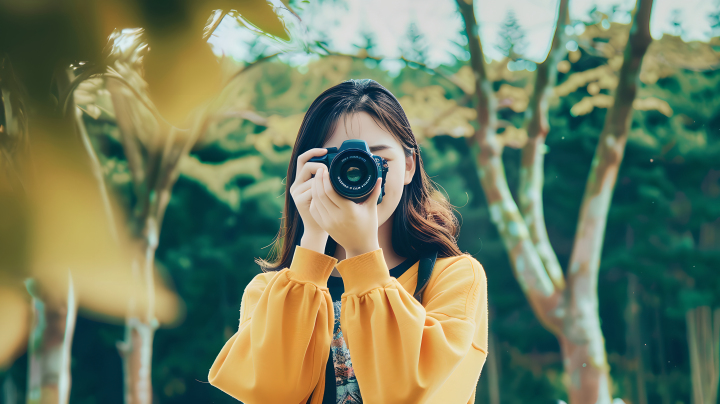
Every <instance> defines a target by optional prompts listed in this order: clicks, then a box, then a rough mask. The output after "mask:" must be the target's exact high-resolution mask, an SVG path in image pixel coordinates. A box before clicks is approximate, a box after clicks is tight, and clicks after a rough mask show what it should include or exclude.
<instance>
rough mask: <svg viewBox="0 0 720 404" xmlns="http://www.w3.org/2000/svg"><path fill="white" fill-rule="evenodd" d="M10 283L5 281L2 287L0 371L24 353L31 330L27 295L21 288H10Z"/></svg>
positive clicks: (0, 304)
mask: <svg viewBox="0 0 720 404" xmlns="http://www.w3.org/2000/svg"><path fill="white" fill-rule="evenodd" d="M9 283H10V282H9V281H8V280H7V279H3V281H2V284H3V286H0V324H2V332H0V370H2V369H5V368H6V367H7V366H9V365H11V364H12V362H13V361H14V360H15V358H17V357H18V356H19V355H20V354H21V353H22V351H23V349H24V347H25V345H26V344H27V335H28V333H29V330H30V304H29V298H28V296H27V293H24V290H22V289H20V288H14V289H11V288H9V287H8V286H9ZM6 285H7V286H6ZM20 285H21V284H20Z"/></svg>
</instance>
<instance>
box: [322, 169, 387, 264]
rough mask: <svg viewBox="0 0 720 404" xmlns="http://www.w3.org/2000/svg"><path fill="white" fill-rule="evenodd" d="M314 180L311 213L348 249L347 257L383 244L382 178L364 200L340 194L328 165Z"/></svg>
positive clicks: (375, 248)
mask: <svg viewBox="0 0 720 404" xmlns="http://www.w3.org/2000/svg"><path fill="white" fill-rule="evenodd" d="M312 182H313V185H312V200H311V201H310V214H311V215H312V217H313V218H314V219H315V222H317V223H318V225H320V227H321V228H322V229H323V230H325V231H326V232H327V233H328V234H329V235H330V236H331V237H332V238H333V239H334V240H335V241H337V243H338V244H340V245H341V246H342V247H343V248H344V249H345V255H346V258H350V257H354V256H357V255H360V254H364V253H366V252H370V251H374V250H377V249H378V248H380V244H379V242H378V213H377V200H378V198H379V197H380V192H381V184H382V178H378V179H377V181H376V182H375V188H373V190H372V193H371V194H370V197H369V198H367V199H366V200H365V201H364V202H362V203H355V202H353V201H351V200H349V199H346V198H343V197H342V196H340V194H338V193H337V192H336V191H335V189H334V188H333V186H332V183H331V182H330V174H329V173H328V171H327V168H326V167H325V166H324V165H323V166H322V167H320V168H319V169H318V171H317V173H316V174H315V178H313V179H312Z"/></svg>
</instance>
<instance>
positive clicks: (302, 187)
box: [292, 181, 312, 195]
mask: <svg viewBox="0 0 720 404" xmlns="http://www.w3.org/2000/svg"><path fill="white" fill-rule="evenodd" d="M311 189H312V181H305V182H303V183H301V184H298V185H297V186H295V188H294V189H293V191H292V192H293V193H294V194H297V195H299V194H302V193H304V192H305V191H309V190H311Z"/></svg>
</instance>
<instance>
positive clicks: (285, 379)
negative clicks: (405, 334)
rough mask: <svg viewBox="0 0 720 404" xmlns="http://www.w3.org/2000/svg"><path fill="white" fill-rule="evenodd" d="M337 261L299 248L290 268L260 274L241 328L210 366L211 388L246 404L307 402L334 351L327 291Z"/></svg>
mask: <svg viewBox="0 0 720 404" xmlns="http://www.w3.org/2000/svg"><path fill="white" fill-rule="evenodd" d="M336 263H337V259H336V258H334V257H330V256H327V255H325V254H320V253H318V252H315V251H313V250H310V249H306V248H303V247H301V246H297V247H296V248H295V253H294V255H293V260H292V263H291V264H290V268H285V269H283V270H281V271H279V272H276V273H274V274H273V273H266V274H260V275H258V276H256V277H255V278H254V279H253V280H252V281H251V282H250V283H249V284H248V286H247V288H246V289H245V292H244V293H243V297H242V302H241V308H240V326H239V327H238V331H237V332H236V333H235V334H234V335H233V336H232V337H230V339H229V340H228V341H227V342H226V343H225V345H224V346H223V348H222V350H221V351H220V353H219V354H218V356H217V358H216V359H215V362H214V363H213V364H212V367H211V368H210V373H209V375H208V380H209V382H210V384H212V385H213V386H215V387H217V388H219V389H220V390H222V391H224V392H225V393H227V394H229V395H231V396H232V397H234V398H236V399H238V400H240V401H242V402H244V403H246V404H266V403H267V404H270V403H282V404H300V403H305V402H306V401H307V399H308V397H309V396H310V394H311V393H312V391H313V389H314V388H315V386H316V385H317V383H318V380H319V378H320V375H321V373H323V372H324V370H325V364H326V362H327V358H328V355H329V353H330V352H329V351H330V340H331V338H332V327H333V309H332V300H331V298H330V294H329V292H328V289H327V279H328V277H329V276H330V273H331V272H332V270H333V268H334V267H335V264H336Z"/></svg>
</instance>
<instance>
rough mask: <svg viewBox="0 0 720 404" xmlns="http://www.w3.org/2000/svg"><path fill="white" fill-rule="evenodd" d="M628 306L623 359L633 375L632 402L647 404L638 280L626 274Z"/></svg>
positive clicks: (631, 274) (634, 276) (635, 276)
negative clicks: (628, 362)
mask: <svg viewBox="0 0 720 404" xmlns="http://www.w3.org/2000/svg"><path fill="white" fill-rule="evenodd" d="M627 293H628V304H627V311H626V314H625V324H626V326H627V338H626V343H625V357H626V358H627V359H628V360H630V361H631V363H632V368H631V371H634V373H635V388H634V389H633V390H634V394H633V395H631V397H636V398H637V401H635V400H634V399H633V400H632V401H633V402H637V403H638V404H647V392H646V389H645V362H644V361H643V359H644V357H643V350H642V336H641V335H640V332H641V331H640V321H641V320H640V310H641V308H640V304H639V303H638V299H637V294H638V293H639V292H638V279H637V275H635V274H633V273H629V274H628V288H627Z"/></svg>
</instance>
